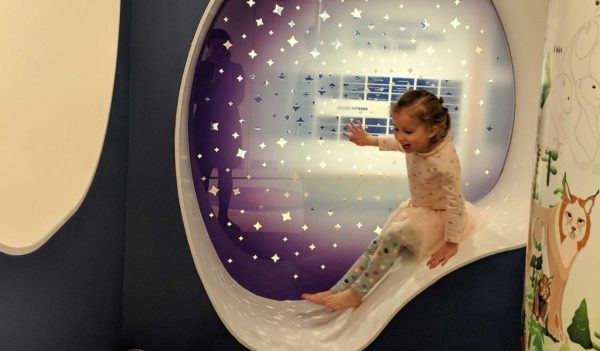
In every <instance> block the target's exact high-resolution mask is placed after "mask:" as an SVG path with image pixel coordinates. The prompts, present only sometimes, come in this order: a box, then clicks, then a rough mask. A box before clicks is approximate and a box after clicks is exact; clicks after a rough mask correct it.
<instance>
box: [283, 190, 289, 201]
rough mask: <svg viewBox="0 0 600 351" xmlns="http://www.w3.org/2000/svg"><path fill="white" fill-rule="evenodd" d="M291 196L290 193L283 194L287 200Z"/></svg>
mask: <svg viewBox="0 0 600 351" xmlns="http://www.w3.org/2000/svg"><path fill="white" fill-rule="evenodd" d="M290 196H291V194H290V193H288V192H287V191H286V192H285V193H283V197H285V198H286V199H287V198H289V197H290Z"/></svg>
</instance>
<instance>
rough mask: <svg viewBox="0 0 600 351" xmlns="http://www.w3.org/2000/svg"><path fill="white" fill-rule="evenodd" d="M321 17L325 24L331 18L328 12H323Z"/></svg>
mask: <svg viewBox="0 0 600 351" xmlns="http://www.w3.org/2000/svg"><path fill="white" fill-rule="evenodd" d="M319 17H321V19H322V20H323V22H325V21H327V19H328V18H329V17H331V16H329V14H328V13H327V10H324V11H323V12H321V14H320V15H319Z"/></svg>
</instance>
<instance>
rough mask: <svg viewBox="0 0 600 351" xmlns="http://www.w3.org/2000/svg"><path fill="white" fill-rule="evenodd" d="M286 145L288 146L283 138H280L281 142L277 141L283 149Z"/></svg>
mask: <svg viewBox="0 0 600 351" xmlns="http://www.w3.org/2000/svg"><path fill="white" fill-rule="evenodd" d="M285 144H287V140H285V139H283V138H279V141H277V145H279V146H281V148H283V147H284V146H285Z"/></svg>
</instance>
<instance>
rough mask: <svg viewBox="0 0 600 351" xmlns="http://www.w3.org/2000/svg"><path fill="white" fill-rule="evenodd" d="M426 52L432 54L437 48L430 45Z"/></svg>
mask: <svg viewBox="0 0 600 351" xmlns="http://www.w3.org/2000/svg"><path fill="white" fill-rule="evenodd" d="M425 52H426V53H427V55H429V56H431V55H433V54H435V49H434V48H433V46H431V45H430V46H429V47H428V48H427V50H425Z"/></svg>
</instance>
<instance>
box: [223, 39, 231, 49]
mask: <svg viewBox="0 0 600 351" xmlns="http://www.w3.org/2000/svg"><path fill="white" fill-rule="evenodd" d="M223 46H224V47H226V48H227V50H229V48H230V47H232V46H233V44H231V42H230V41H229V40H227V41H226V42H224V43H223Z"/></svg>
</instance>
